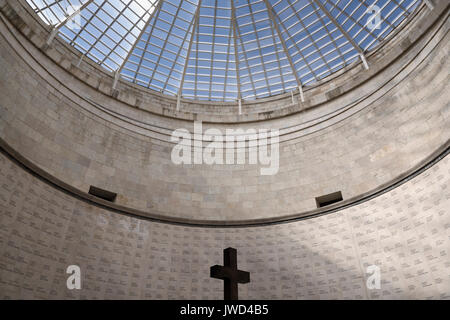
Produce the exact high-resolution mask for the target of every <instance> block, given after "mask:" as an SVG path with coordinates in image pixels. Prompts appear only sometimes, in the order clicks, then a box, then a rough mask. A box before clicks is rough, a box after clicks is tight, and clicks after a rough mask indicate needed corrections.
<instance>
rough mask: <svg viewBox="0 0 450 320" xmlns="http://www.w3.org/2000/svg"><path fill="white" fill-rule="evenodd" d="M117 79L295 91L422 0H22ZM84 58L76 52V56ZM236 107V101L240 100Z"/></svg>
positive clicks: (357, 51)
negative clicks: (25, 0)
mask: <svg viewBox="0 0 450 320" xmlns="http://www.w3.org/2000/svg"><path fill="white" fill-rule="evenodd" d="M27 2H28V3H29V5H30V6H31V7H32V8H33V9H34V11H35V12H36V13H37V15H38V16H39V17H40V18H41V19H42V20H43V21H44V22H45V23H47V24H48V25H50V26H52V27H53V32H52V33H51V35H50V37H49V40H48V44H51V42H52V40H53V37H55V36H56V35H59V36H61V38H63V39H64V40H66V41H67V42H68V43H69V44H70V45H72V46H74V47H75V48H77V49H78V50H79V51H81V53H82V57H84V56H86V57H89V58H90V59H92V60H94V61H95V62H97V63H98V64H99V65H101V66H103V67H104V68H106V69H107V70H109V71H111V72H113V73H115V82H114V87H116V84H117V81H118V80H119V78H122V79H125V80H128V81H131V82H134V83H137V84H140V85H143V86H146V87H148V88H150V89H153V90H156V91H159V92H162V93H164V94H169V95H174V96H177V97H178V103H177V108H179V107H180V99H181V97H183V98H191V99H198V100H212V101H238V104H239V106H241V103H240V102H241V99H247V100H251V99H256V98H263V97H267V96H273V95H276V94H280V93H284V92H293V91H294V90H297V89H298V90H299V91H300V96H301V99H302V100H304V96H303V88H304V87H306V86H308V85H311V84H313V83H314V82H317V81H320V80H322V79H324V78H325V77H327V76H329V75H330V74H332V73H334V72H336V71H337V70H340V69H342V68H343V67H345V66H347V65H349V64H351V63H353V62H355V61H357V60H358V59H361V61H362V63H363V65H364V66H365V67H366V68H368V64H367V61H366V58H365V57H366V54H367V52H369V51H370V50H373V49H375V48H376V47H377V46H378V45H379V44H380V43H382V41H384V39H386V37H387V35H388V34H390V32H391V31H393V30H394V29H395V28H397V27H398V25H399V24H400V23H401V22H402V21H404V20H405V18H406V17H407V16H409V15H410V14H411V13H412V12H413V10H415V9H416V8H417V7H418V5H419V4H420V3H422V2H424V3H425V4H426V5H427V6H428V7H429V8H430V9H432V7H433V5H432V2H431V1H420V0H369V1H363V0H348V1H347V0H345V1H344V0H27ZM81 61H82V59H80V63H81ZM240 109H241V107H240Z"/></svg>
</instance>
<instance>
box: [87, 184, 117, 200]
mask: <svg viewBox="0 0 450 320" xmlns="http://www.w3.org/2000/svg"><path fill="white" fill-rule="evenodd" d="M89 194H92V195H93V196H96V197H98V198H101V199H103V200H106V201H110V202H114V201H115V200H116V197H117V193H114V192H111V191H107V190H103V189H100V188H97V187H94V186H91V187H90V188H89Z"/></svg>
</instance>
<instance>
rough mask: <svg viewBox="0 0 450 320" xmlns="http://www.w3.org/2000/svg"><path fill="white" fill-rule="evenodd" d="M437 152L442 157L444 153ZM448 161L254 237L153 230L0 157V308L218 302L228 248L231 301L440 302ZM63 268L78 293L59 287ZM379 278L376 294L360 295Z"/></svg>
mask: <svg viewBox="0 0 450 320" xmlns="http://www.w3.org/2000/svg"><path fill="white" fill-rule="evenodd" d="M447 154H448V150H447ZM449 186H450V156H448V155H447V156H446V157H445V158H443V159H442V160H440V161H439V162H437V163H436V164H435V165H434V166H432V167H430V168H428V169H427V170H425V171H423V172H421V173H420V174H419V175H417V176H416V177H414V178H413V179H411V180H409V181H407V182H406V183H404V184H402V185H401V186H398V187H397V188H395V189H393V190H391V191H389V192H387V193H384V194H383V195H381V196H379V197H376V198H374V199H372V200H369V201H367V202H364V203H361V204H359V205H356V206H353V207H350V208H348V209H344V210H341V211H338V212H335V213H332V214H328V215H324V216H321V217H315V218H311V219H306V220H300V221H297V222H291V223H283V224H278V225H272V226H260V227H253V228H204V227H185V226H178V225H170V224H161V223H157V222H151V221H148V220H143V219H138V218H133V217H129V216H125V215H122V214H118V213H117V212H111V211H109V210H106V209H104V208H100V207H98V206H94V205H92V204H89V203H86V202H84V201H81V200H79V199H76V198H74V197H73V196H71V195H69V194H66V193H64V192H62V191H60V190H59V189H55V187H53V186H52V185H49V184H47V183H45V182H43V181H42V180H40V179H38V178H36V177H35V176H33V175H31V174H30V173H29V172H27V171H25V170H24V169H23V168H22V167H20V166H18V165H17V164H16V163H15V162H13V161H12V160H11V159H10V158H8V157H6V156H5V154H3V153H0V298H2V299H8V298H13V299H221V298H222V297H223V293H222V283H221V281H218V280H215V279H210V278H209V267H210V266H212V265H215V264H221V263H222V249H223V248H226V247H228V246H233V247H235V248H237V249H238V263H239V267H240V268H241V270H248V271H250V272H251V280H252V282H251V283H250V284H248V285H240V298H241V299H449V298H450V296H449V293H450V282H449V281H448V279H449V276H450V252H449V249H450V237H449V235H450V232H449V231H450V221H449V215H448V208H449V207H450V188H449ZM69 265H78V266H79V267H80V268H81V275H82V279H81V290H73V291H70V290H68V289H67V287H66V280H67V277H68V275H67V274H66V269H67V267H68V266H69ZM372 265H376V266H377V267H379V268H380V275H381V287H380V289H372V290H369V289H368V288H367V286H366V281H367V278H368V277H369V276H370V273H366V271H367V267H368V266H372Z"/></svg>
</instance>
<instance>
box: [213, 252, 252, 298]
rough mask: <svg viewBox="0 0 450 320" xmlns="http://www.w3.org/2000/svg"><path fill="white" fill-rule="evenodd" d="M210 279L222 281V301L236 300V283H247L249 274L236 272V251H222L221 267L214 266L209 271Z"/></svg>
mask: <svg viewBox="0 0 450 320" xmlns="http://www.w3.org/2000/svg"><path fill="white" fill-rule="evenodd" d="M210 273H211V278H216V279H220V280H223V282H224V283H223V287H224V300H238V283H249V282H250V273H249V272H246V271H241V270H238V268H237V250H236V249H234V248H227V249H225V250H223V266H219V265H215V266H212V267H211V270H210Z"/></svg>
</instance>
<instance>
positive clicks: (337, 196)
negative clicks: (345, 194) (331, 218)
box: [316, 191, 344, 208]
mask: <svg viewBox="0 0 450 320" xmlns="http://www.w3.org/2000/svg"><path fill="white" fill-rule="evenodd" d="M342 200H344V199H343V198H342V192H340V191H338V192H333V193H330V194H327V195H324V196H321V197H317V198H316V204H317V208H321V207H325V206H329V205H330V204H333V203H336V202H339V201H342Z"/></svg>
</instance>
